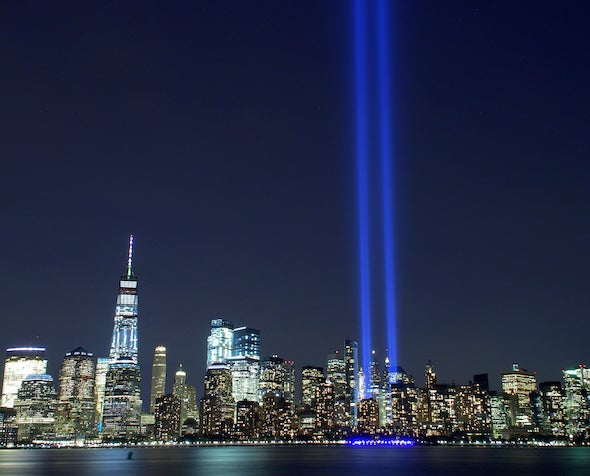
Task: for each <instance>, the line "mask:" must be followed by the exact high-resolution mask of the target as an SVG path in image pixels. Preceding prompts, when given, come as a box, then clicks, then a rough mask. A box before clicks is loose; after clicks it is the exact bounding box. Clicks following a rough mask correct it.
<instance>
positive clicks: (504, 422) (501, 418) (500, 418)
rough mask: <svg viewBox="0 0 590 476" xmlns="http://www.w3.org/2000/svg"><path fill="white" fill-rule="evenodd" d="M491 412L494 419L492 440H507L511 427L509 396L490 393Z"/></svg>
mask: <svg viewBox="0 0 590 476" xmlns="http://www.w3.org/2000/svg"><path fill="white" fill-rule="evenodd" d="M490 412H491V417H492V438H494V439H496V440H499V439H502V438H505V436H507V430H508V427H509V426H510V409H509V403H508V396H507V395H504V394H498V393H497V392H490Z"/></svg>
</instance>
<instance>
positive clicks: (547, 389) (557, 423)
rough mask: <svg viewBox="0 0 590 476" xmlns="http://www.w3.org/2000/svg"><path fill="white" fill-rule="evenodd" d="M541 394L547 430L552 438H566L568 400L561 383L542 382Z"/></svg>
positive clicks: (540, 385) (540, 386)
mask: <svg viewBox="0 0 590 476" xmlns="http://www.w3.org/2000/svg"><path fill="white" fill-rule="evenodd" d="M539 393H540V394H541V404H542V406H543V415H544V417H545V421H544V422H545V425H546V427H545V430H546V431H547V432H548V433H549V434H550V435H552V436H565V434H566V431H565V429H566V412H565V402H566V400H565V392H564V391H563V387H562V386H561V382H541V383H540V384H539Z"/></svg>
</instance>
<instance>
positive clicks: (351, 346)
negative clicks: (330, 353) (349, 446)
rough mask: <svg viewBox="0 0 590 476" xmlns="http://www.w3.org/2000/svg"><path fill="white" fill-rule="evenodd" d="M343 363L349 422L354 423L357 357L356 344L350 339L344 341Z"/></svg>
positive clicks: (357, 378)
mask: <svg viewBox="0 0 590 476" xmlns="http://www.w3.org/2000/svg"><path fill="white" fill-rule="evenodd" d="M344 365H345V369H344V370H345V373H346V393H347V397H348V404H349V406H350V419H351V421H350V424H351V426H355V425H356V417H357V403H358V401H359V388H360V387H359V386H360V382H359V358H358V344H357V343H356V342H355V341H353V340H350V339H346V340H345V341H344Z"/></svg>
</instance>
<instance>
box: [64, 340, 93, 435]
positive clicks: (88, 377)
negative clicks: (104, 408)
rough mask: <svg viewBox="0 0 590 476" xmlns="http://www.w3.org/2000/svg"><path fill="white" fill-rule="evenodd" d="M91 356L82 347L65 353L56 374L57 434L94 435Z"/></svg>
mask: <svg viewBox="0 0 590 476" xmlns="http://www.w3.org/2000/svg"><path fill="white" fill-rule="evenodd" d="M94 378H95V364H94V355H93V354H92V353H90V352H87V351H86V350H85V349H83V348H82V347H78V348H77V349H74V350H72V351H71V352H68V353H66V355H65V357H64V359H63V362H62V365H61V370H60V372H59V395H58V399H57V415H56V433H58V435H60V436H64V437H72V436H75V437H85V436H86V435H88V434H90V433H92V432H93V431H94V414H95V410H96V406H95V403H94Z"/></svg>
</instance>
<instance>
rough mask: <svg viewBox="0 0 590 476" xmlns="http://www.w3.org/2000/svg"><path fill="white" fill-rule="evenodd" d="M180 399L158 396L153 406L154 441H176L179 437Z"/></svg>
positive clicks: (171, 396) (169, 395) (172, 396)
mask: <svg viewBox="0 0 590 476" xmlns="http://www.w3.org/2000/svg"><path fill="white" fill-rule="evenodd" d="M180 406H181V405H180V398H178V397H177V396H176V395H173V394H167V395H160V396H158V397H157V398H156V403H155V405H154V418H155V430H154V435H155V439H156V441H163V442H168V441H176V440H177V439H178V436H179V435H180V425H181V421H180Z"/></svg>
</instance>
